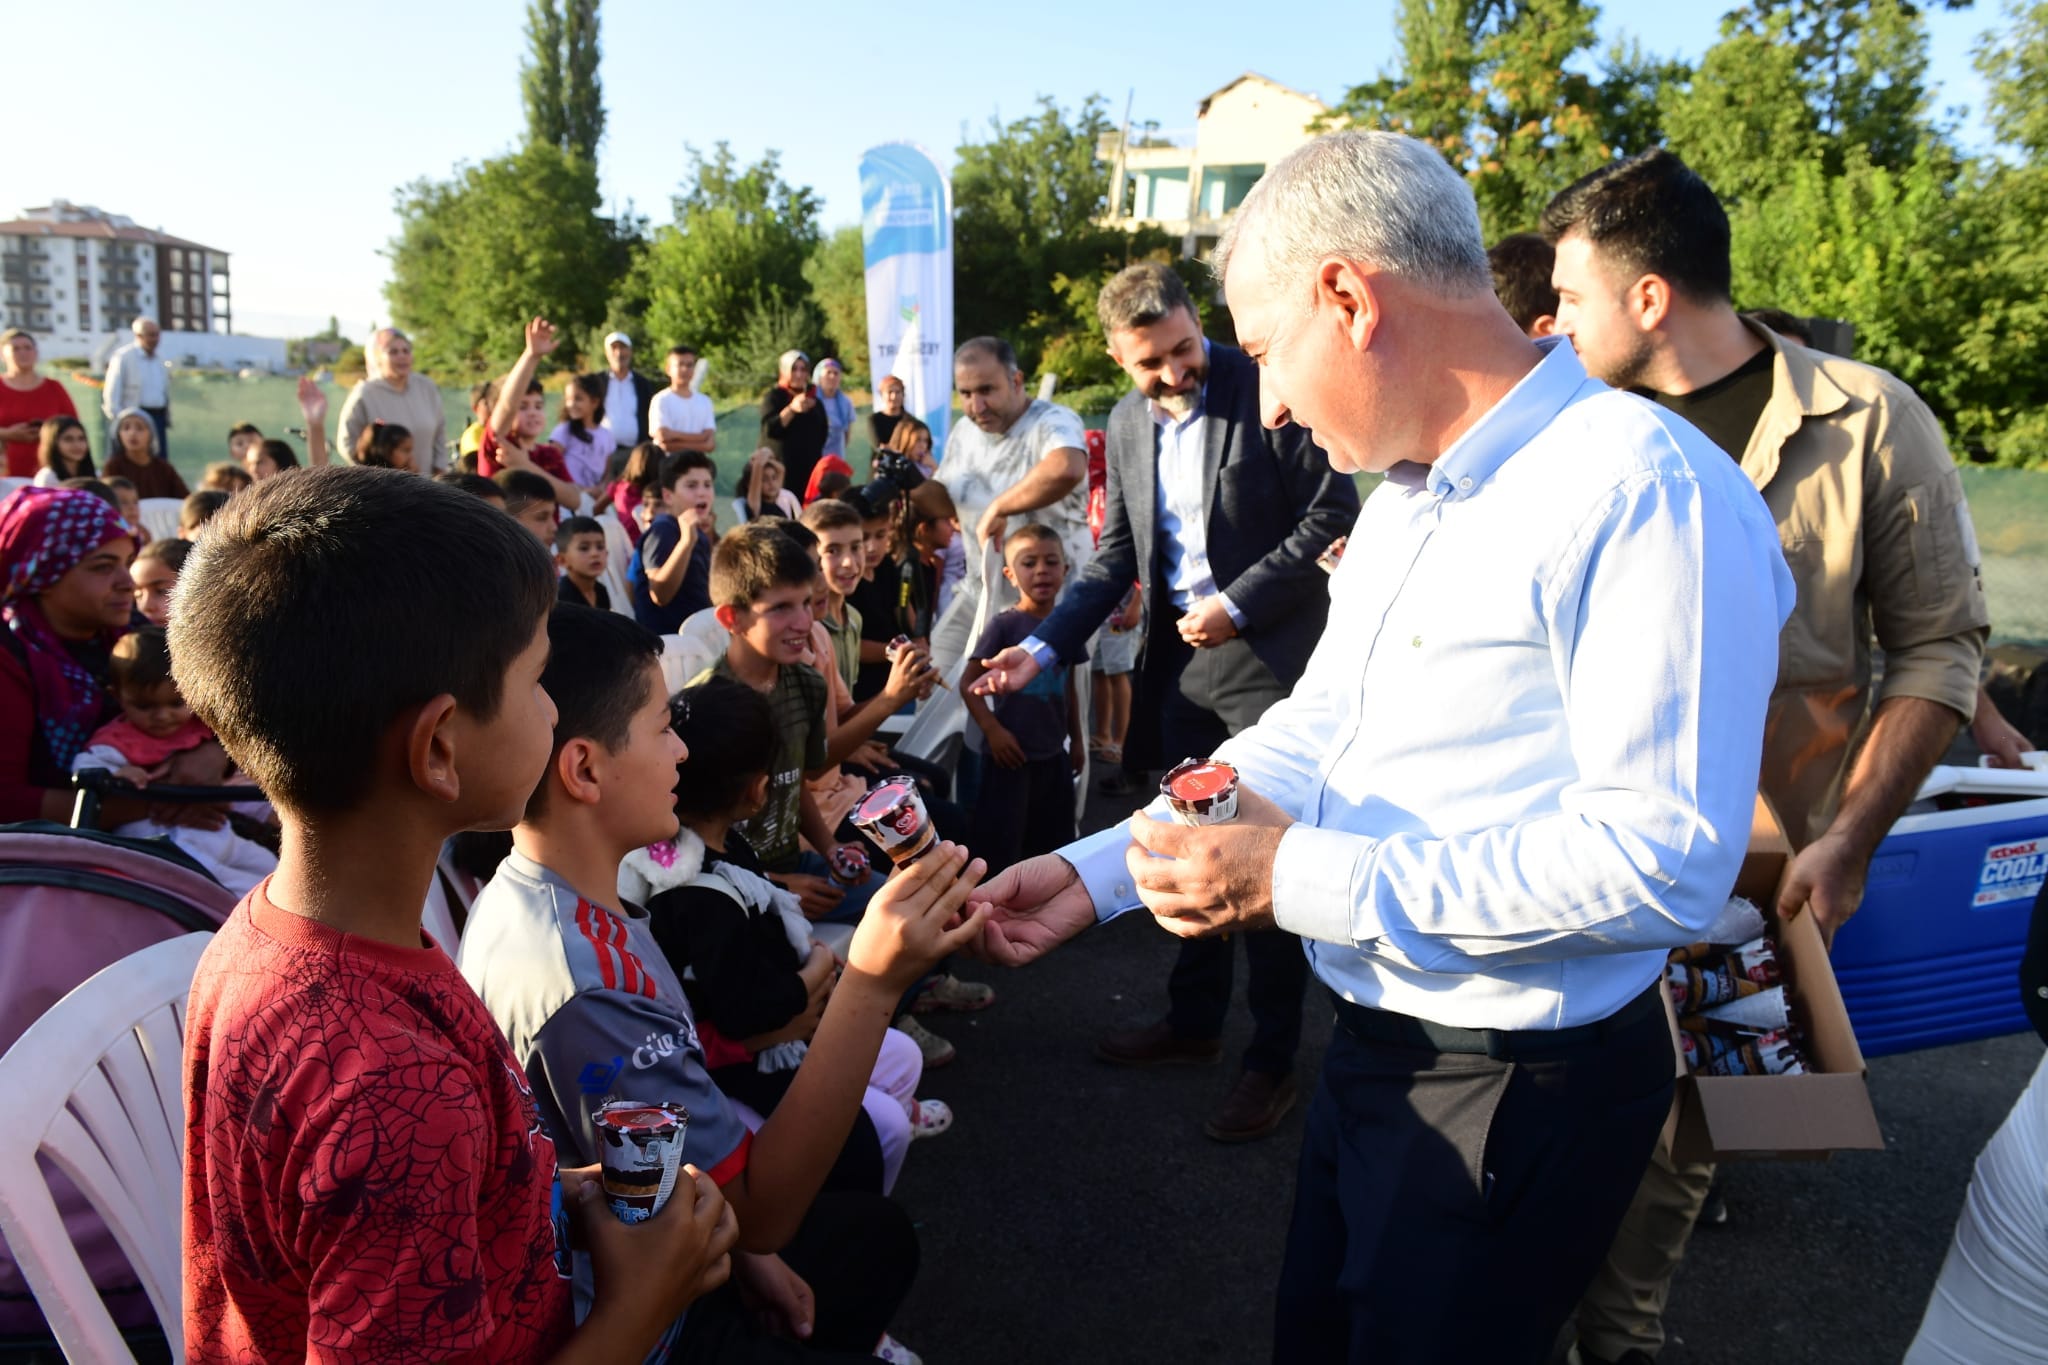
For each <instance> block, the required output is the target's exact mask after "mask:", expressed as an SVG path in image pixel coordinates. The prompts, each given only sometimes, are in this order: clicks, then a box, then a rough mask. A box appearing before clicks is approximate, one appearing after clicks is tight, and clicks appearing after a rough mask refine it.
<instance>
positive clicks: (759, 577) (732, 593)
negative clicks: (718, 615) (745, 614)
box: [711, 521, 818, 610]
mask: <svg viewBox="0 0 2048 1365" xmlns="http://www.w3.org/2000/svg"><path fill="white" fill-rule="evenodd" d="M817 573H818V566H817V565H815V564H813V563H811V557H810V555H809V554H807V553H805V551H804V548H803V546H801V545H799V544H797V543H796V542H795V541H794V540H791V539H790V538H789V537H788V536H787V535H785V534H783V530H782V527H781V526H779V525H777V524H775V523H773V522H766V521H750V522H748V523H747V524H746V525H744V526H735V527H734V528H733V529H732V530H730V531H727V532H726V533H725V535H724V537H723V538H721V539H720V540H719V542H718V545H717V546H716V547H715V548H714V549H713V550H712V551H711V605H712V606H714V607H733V608H735V609H740V610H744V609H746V608H749V607H752V606H753V605H754V603H755V601H756V600H757V599H759V598H761V597H763V596H765V595H766V594H768V593H771V592H773V591H774V590H775V589H777V588H806V587H809V586H810V583H811V580H812V579H813V578H815V577H816V576H817Z"/></svg>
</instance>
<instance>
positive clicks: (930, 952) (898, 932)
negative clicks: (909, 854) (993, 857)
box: [846, 843, 988, 995]
mask: <svg viewBox="0 0 2048 1365" xmlns="http://www.w3.org/2000/svg"><path fill="white" fill-rule="evenodd" d="M986 871H988V864H987V863H984V862H983V861H981V859H979V858H976V859H974V860H973V861H972V862H970V861H968V857H967V850H966V849H964V848H962V847H961V846H960V845H958V844H953V843H940V844H939V845H937V846H936V847H935V848H933V849H931V850H930V851H929V852H927V853H926V854H925V855H924V856H923V857H922V858H919V859H918V860H917V861H916V862H915V863H912V864H911V865H910V867H909V868H907V869H906V870H904V871H902V872H899V873H897V874H896V875H895V876H893V877H891V878H890V879H889V881H888V884H887V885H885V886H884V887H883V888H882V889H881V890H880V891H878V892H876V893H875V898H874V899H873V900H872V901H869V902H868V908H867V913H866V914H864V915H862V916H861V921H860V927H859V928H858V929H856V930H854V931H853V942H852V943H851V944H849V945H848V946H847V949H846V963H847V967H848V969H849V970H853V971H859V972H862V973H865V974H866V975H868V976H871V977H873V978H875V979H876V980H878V981H880V982H882V983H883V985H884V986H886V987H887V988H888V989H889V990H890V991H891V992H892V993H893V994H899V995H900V994H901V993H902V992H904V991H907V990H909V989H910V988H911V987H912V986H914V985H916V984H917V980H918V978H919V977H921V976H923V975H924V974H925V972H927V971H928V970H930V969H931V967H932V964H934V963H936V962H938V961H939V960H940V959H941V958H943V957H945V956H946V955H947V954H948V953H954V952H958V951H959V950H960V949H962V948H965V947H966V946H968V945H969V944H970V943H972V942H974V941H975V940H976V939H978V938H980V937H981V926H982V924H983V923H984V922H985V921H986V919H987V915H986V914H985V913H984V912H983V911H981V910H979V909H968V910H967V913H966V914H965V915H964V916H962V915H961V913H960V912H961V911H962V909H963V908H966V906H967V896H968V893H969V892H970V891H972V890H973V889H974V888H975V885H976V884H977V883H979V882H980V881H981V877H982V874H983V873H984V872H986Z"/></svg>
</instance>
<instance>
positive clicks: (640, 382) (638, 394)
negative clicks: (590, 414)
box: [585, 370, 668, 441]
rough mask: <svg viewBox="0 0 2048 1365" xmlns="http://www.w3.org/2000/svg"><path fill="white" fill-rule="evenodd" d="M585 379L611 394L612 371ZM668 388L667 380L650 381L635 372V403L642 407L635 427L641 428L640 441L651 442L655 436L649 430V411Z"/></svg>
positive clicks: (600, 390) (604, 371)
mask: <svg viewBox="0 0 2048 1365" xmlns="http://www.w3.org/2000/svg"><path fill="white" fill-rule="evenodd" d="M585 378H587V379H590V380H593V381H595V382H596V384H597V386H598V390H599V392H610V388H611V382H612V372H611V371H610V370H599V371H598V372H597V373H596V374H592V375H586V376H585ZM667 387H668V381H667V380H665V379H649V378H648V377H647V376H646V375H644V374H642V373H640V371H638V370H635V371H633V393H634V395H635V397H634V399H633V401H634V402H636V403H638V404H639V405H640V413H639V421H638V422H637V423H636V424H635V425H637V426H638V427H639V428H640V439H641V440H643V441H646V440H651V439H653V436H654V433H653V432H651V431H649V430H648V429H647V409H649V408H650V407H653V406H654V395H656V394H657V393H660V392H661V391H662V390H663V389H665V388H667Z"/></svg>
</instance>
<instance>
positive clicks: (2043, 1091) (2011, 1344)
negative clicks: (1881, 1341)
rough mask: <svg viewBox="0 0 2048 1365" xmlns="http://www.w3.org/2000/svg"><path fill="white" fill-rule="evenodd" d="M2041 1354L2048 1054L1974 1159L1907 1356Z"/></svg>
mask: <svg viewBox="0 0 2048 1365" xmlns="http://www.w3.org/2000/svg"><path fill="white" fill-rule="evenodd" d="M2025 1361H2048V1057H2044V1058H2043V1059H2042V1062H2041V1065H2040V1066H2039V1067H2038V1068H2036V1069H2035V1071H2034V1079H2033V1081H2032V1082H2031V1083H2029V1084H2028V1086H2027V1088H2026V1091H2025V1092H2024V1093H2022V1094H2021V1095H2020V1098H2019V1102H2018V1103H2017V1104H2015V1105H2013V1107H2012V1113H2010V1114H2008V1115H2007V1116H2006V1120H2005V1123H2004V1125H2003V1126H2001V1127H2000V1128H1999V1130H1998V1131H1997V1132H1996V1133H1993V1134H1992V1135H1991V1141H1990V1142H1988V1143H1986V1144H1985V1147H1984V1151H1983V1154H1982V1155H1980V1156H1979V1157H1978V1158H1977V1172H1976V1174H1975V1175H1974V1176H1973V1177H1972V1178H1971V1180H1970V1191H1969V1193H1968V1194H1967V1195H1965V1196H1964V1197H1963V1215H1962V1217H1961V1218H1960V1219H1958V1220H1957V1222H1956V1235H1955V1240H1954V1241H1953V1242H1951V1243H1950V1244H1949V1249H1948V1259H1947V1260H1946V1261H1945V1262H1943V1263H1942V1267H1941V1277H1940V1278H1939V1279H1937V1280H1936V1281H1935V1282H1934V1294H1933V1296H1932V1297H1931V1298H1930V1299H1929V1300H1928V1301H1927V1315H1926V1316H1925V1317H1923V1318H1922V1319H1921V1320H1920V1332H1919V1335H1918V1336H1915V1337H1914V1338H1913V1344H1912V1346H1910V1347H1909V1348H1907V1351H1906V1365H1980V1362H1981V1363H1983V1365H1990V1362H1997V1365H2017V1363H2018V1362H2025Z"/></svg>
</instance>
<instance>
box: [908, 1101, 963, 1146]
mask: <svg viewBox="0 0 2048 1365" xmlns="http://www.w3.org/2000/svg"><path fill="white" fill-rule="evenodd" d="M952 1126H953V1106H951V1105H949V1104H947V1103H946V1102H945V1101H944V1100H919V1101H918V1102H917V1112H916V1113H915V1114H913V1115H911V1117H910V1136H911V1139H912V1140H913V1141H915V1140H916V1139H918V1138H926V1137H937V1136H938V1135H939V1134H941V1133H943V1132H945V1131H946V1130H947V1129H948V1128H951V1127H952Z"/></svg>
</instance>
